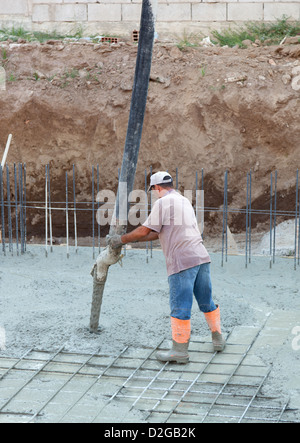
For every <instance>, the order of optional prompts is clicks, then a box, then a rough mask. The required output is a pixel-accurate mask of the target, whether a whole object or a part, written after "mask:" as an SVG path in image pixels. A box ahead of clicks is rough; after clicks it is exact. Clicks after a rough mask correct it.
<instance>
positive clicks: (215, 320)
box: [204, 306, 226, 352]
mask: <svg viewBox="0 0 300 443" xmlns="http://www.w3.org/2000/svg"><path fill="white" fill-rule="evenodd" d="M204 315H205V319H206V321H207V324H208V326H209V329H210V330H211V332H212V342H213V346H214V351H215V352H222V351H224V349H225V346H226V342H225V340H224V338H223V336H222V331H221V314H220V307H219V306H218V307H217V309H216V310H215V311H212V312H207V313H205V314H204Z"/></svg>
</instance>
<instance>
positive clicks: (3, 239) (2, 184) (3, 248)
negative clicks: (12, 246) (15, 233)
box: [0, 165, 6, 255]
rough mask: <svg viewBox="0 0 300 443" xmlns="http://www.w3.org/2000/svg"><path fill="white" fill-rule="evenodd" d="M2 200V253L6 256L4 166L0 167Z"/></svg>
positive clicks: (0, 196) (0, 193)
mask: <svg viewBox="0 0 300 443" xmlns="http://www.w3.org/2000/svg"><path fill="white" fill-rule="evenodd" d="M0 198H1V224H2V230H1V234H2V251H3V254H4V255H6V246H5V216H4V183H3V171H2V166H1V165H0Z"/></svg>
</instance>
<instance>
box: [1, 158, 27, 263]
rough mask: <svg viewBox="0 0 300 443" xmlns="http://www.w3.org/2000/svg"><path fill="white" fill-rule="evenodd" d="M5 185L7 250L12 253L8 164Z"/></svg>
mask: <svg viewBox="0 0 300 443" xmlns="http://www.w3.org/2000/svg"><path fill="white" fill-rule="evenodd" d="M6 187H7V217H8V238H9V249H8V250H9V252H10V253H11V254H12V255H13V253H14V251H13V234H12V219H11V198H10V177H9V167H8V165H7V166H6ZM25 217H26V215H25Z"/></svg>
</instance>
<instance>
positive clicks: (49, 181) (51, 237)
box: [47, 164, 53, 252]
mask: <svg viewBox="0 0 300 443" xmlns="http://www.w3.org/2000/svg"><path fill="white" fill-rule="evenodd" d="M47 177H48V213H49V234H50V252H53V231H52V203H51V176H50V165H49V164H48V165H47Z"/></svg>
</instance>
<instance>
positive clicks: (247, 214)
mask: <svg viewBox="0 0 300 443" xmlns="http://www.w3.org/2000/svg"><path fill="white" fill-rule="evenodd" d="M248 229H249V174H248V173H247V197H246V247H245V267H246V268H247V267H248V241H249V239H248V236H249V232H248Z"/></svg>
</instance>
